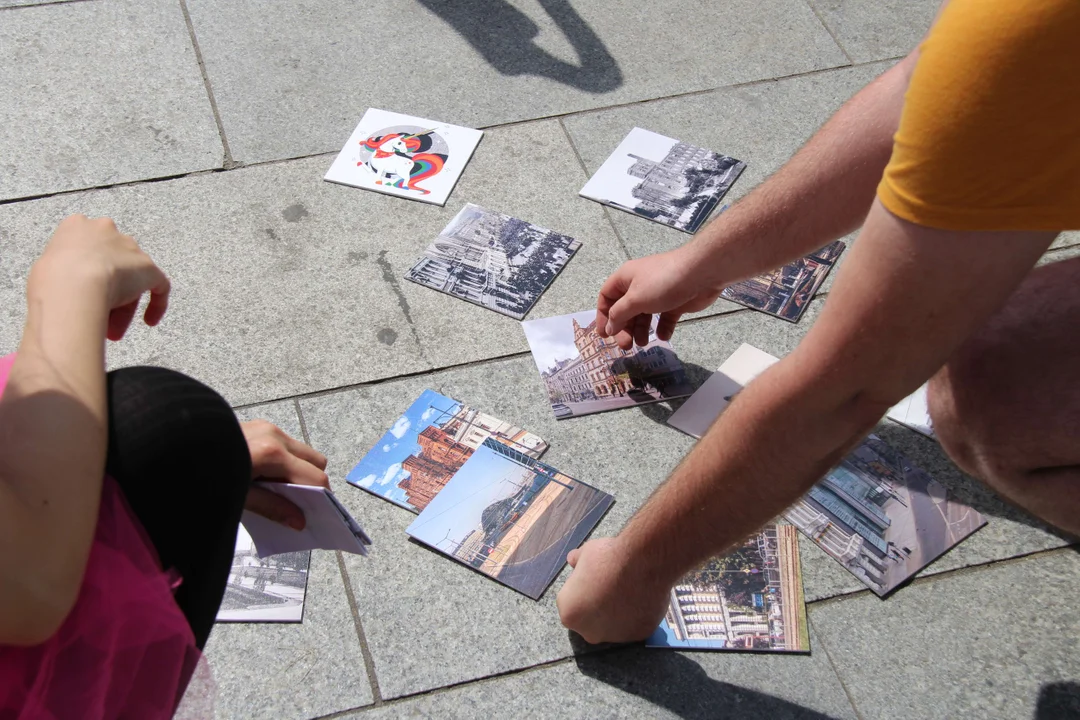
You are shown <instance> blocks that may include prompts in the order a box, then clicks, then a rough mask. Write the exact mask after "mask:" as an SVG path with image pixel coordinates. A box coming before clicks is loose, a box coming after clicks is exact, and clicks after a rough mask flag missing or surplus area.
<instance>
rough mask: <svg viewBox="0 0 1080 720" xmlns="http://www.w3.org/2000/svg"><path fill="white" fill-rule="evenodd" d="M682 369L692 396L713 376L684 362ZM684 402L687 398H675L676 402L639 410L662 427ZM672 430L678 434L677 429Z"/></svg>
mask: <svg viewBox="0 0 1080 720" xmlns="http://www.w3.org/2000/svg"><path fill="white" fill-rule="evenodd" d="M682 367H683V371H684V372H685V373H686V382H687V383H688V384H689V385H690V389H691V394H692V393H694V392H696V391H697V389H698V388H699V387H701V386H702V385H704V384H705V381H706V380H708V379H709V377H710V376H711V375H712V374H713V371H712V370H707V369H705V368H703V367H702V366H700V365H696V364H694V363H689V362H683V363H682ZM684 402H686V398H675V399H674V400H665V401H664V402H659V403H653V404H651V405H639V406H638V410H640V411H641V414H642V415H644V416H645V417H647V418H649V419H650V420H652V421H653V422H655V423H659V424H660V425H666V424H667V421H668V419H669V418H670V417H671V416H672V415H673V414H674V413H675V411H676V410H678V409H679V407H680V406H682V404H683V403H684ZM671 429H672V430H673V431H675V432H678V430H675V428H671Z"/></svg>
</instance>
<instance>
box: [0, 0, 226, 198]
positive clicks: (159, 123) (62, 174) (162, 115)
mask: <svg viewBox="0 0 1080 720" xmlns="http://www.w3.org/2000/svg"><path fill="white" fill-rule="evenodd" d="M74 29H77V30H74ZM0 66H2V67H3V68H4V72H3V73H0V97H3V98H4V102H3V103H2V104H0V127H3V128H4V131H5V132H4V133H3V135H2V136H0V158H2V160H0V200H2V199H8V198H15V197H27V196H31V195H41V194H47V193H53V192H57V191H60V190H70V189H73V188H80V187H87V186H94V185H105V184H111V183H119V182H127V181H132V180H140V179H145V178H152V177H163V176H167V175H176V174H180V173H185V172H190V171H193V170H202V169H206V168H213V167H220V165H221V161H222V144H221V139H220V137H219V135H218V132H217V126H216V125H215V124H214V117H213V114H212V112H211V109H210V102H209V99H208V98H207V95H206V89H205V87H204V85H203V81H202V77H201V75H200V74H199V66H198V63H197V62H196V59H195V51H194V48H193V47H192V45H191V38H190V36H189V34H188V31H187V26H186V25H185V23H184V17H183V14H182V13H181V10H180V7H179V5H178V4H177V3H176V2H175V1H174V0H94V1H93V2H72V3H60V4H54V5H43V6H39V7H25V8H19V9H17V10H6V11H4V13H3V16H2V19H0Z"/></svg>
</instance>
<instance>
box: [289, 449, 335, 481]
mask: <svg viewBox="0 0 1080 720" xmlns="http://www.w3.org/2000/svg"><path fill="white" fill-rule="evenodd" d="M294 442H295V441H294ZM323 466H324V467H325V466H326V460H325V458H324V459H323ZM284 469H285V474H284V476H283V477H284V479H286V480H287V481H288V482H291V483H293V484H294V485H314V486H317V487H324V488H326V489H327V490H329V489H330V478H329V477H328V476H327V474H326V473H325V472H323V471H322V470H321V469H320V468H318V467H316V466H315V465H313V464H312V463H310V462H308V461H307V460H305V459H303V458H300V457H297V456H296V455H293V454H292V453H291V452H290V453H289V454H288V456H287V457H286V458H285V468H284Z"/></svg>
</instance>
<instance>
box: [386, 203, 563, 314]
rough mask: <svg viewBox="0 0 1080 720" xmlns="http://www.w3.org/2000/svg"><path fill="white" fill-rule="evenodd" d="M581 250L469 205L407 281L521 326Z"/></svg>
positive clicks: (543, 230) (555, 235)
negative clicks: (556, 278)
mask: <svg viewBox="0 0 1080 720" xmlns="http://www.w3.org/2000/svg"><path fill="white" fill-rule="evenodd" d="M579 247H581V242H580V241H578V240H575V239H574V238H572V237H569V236H567V235H560V234H559V233H557V232H553V231H551V230H548V229H547V228H542V227H538V226H536V225H533V224H531V223H527V222H525V221H524V220H518V219H517V218H512V217H510V216H509V215H503V214H502V213H497V212H492V211H490V210H485V209H484V208H482V207H479V206H477V205H472V204H469V205H466V206H465V207H464V208H462V209H461V212H459V213H458V214H457V215H456V216H455V217H454V219H453V220H451V221H450V224H449V225H447V226H446V228H445V229H443V231H442V232H441V233H439V237H438V238H436V239H435V242H433V243H432V244H431V245H430V246H429V247H428V249H427V250H426V251H425V252H424V256H423V257H422V258H420V260H418V261H417V263H416V264H415V265H413V266H412V267H411V268H410V269H409V272H408V273H406V274H405V279H406V280H412V281H413V282H415V283H419V284H420V285H426V286H427V287H430V288H434V289H435V290H438V291H440V292H444V293H447V294H448V295H453V296H454V297H458V298H461V299H462V300H467V301H468V302H471V303H473V304H475V305H481V306H483V307H486V308H489V309H491V310H494V311H495V312H498V313H502V314H503V315H509V316H510V317H512V318H516V319H517V320H520V319H522V318H523V317H525V314H526V313H528V312H529V310H530V309H531V308H532V306H533V305H534V304H535V303H536V301H537V300H539V299H540V296H541V295H542V294H543V293H544V290H546V289H547V286H548V285H550V284H551V281H552V280H554V279H555V276H556V275H558V274H559V272H560V271H561V270H562V269H563V267H565V265H566V263H567V262H569V261H570V258H571V257H573V255H574V253H575V252H577V250H578V248H579Z"/></svg>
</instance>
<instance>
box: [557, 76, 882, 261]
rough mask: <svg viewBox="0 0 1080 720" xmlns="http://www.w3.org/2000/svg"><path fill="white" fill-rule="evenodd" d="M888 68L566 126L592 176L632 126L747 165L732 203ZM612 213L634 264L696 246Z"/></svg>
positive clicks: (679, 101)
mask: <svg viewBox="0 0 1080 720" xmlns="http://www.w3.org/2000/svg"><path fill="white" fill-rule="evenodd" d="M889 67H890V64H889V63H874V64H871V65H865V66H860V67H855V68H842V69H838V70H830V71H828V72H822V73H814V74H813V75H806V76H801V77H795V78H787V79H783V80H777V81H775V82H765V83H756V84H753V85H748V86H744V87H738V88H725V89H722V90H717V91H715V92H709V93H702V94H699V95H692V96H689V97H682V98H671V99H667V100H657V101H656V102H651V103H644V104H640V105H630V106H626V107H619V108H611V109H607V110H599V111H596V112H589V113H582V114H579V115H574V116H572V117H568V118H565V119H564V120H563V123H564V125H565V126H566V128H567V131H568V132H569V134H570V137H571V138H572V139H573V142H574V147H575V148H577V150H578V152H579V153H580V154H581V158H582V161H583V162H584V163H585V166H586V168H587V169H588V172H589V174H590V175H591V174H592V173H594V172H596V170H597V169H598V168H599V167H600V165H602V164H603V162H604V161H605V160H606V159H607V158H608V156H609V155H611V153H612V152H613V151H614V150H615V148H616V146H617V145H618V144H619V143H620V142H621V141H622V139H623V138H624V137H625V136H626V134H627V133H628V132H629V131H630V129H631V128H633V127H642V128H645V129H646V130H652V131H653V132H657V133H660V134H661V135H667V136H669V137H673V138H677V139H679V140H682V141H684V142H687V143H691V144H693V145H699V146H701V147H706V148H709V149H710V150H713V151H715V152H719V153H723V154H725V155H730V156H732V157H736V158H738V159H740V160H743V161H744V162H746V164H747V166H746V170H745V171H744V172H743V174H742V175H741V176H740V177H739V180H738V181H737V182H736V183H735V185H734V186H733V187H732V189H731V191H730V192H729V193H728V194H727V196H725V198H724V203H728V204H730V203H733V202H734V201H736V200H738V199H739V198H741V197H743V196H744V195H745V194H746V193H748V192H749V191H750V190H752V189H753V188H754V187H755V186H756V185H758V184H760V183H761V182H762V181H763V180H765V179H766V178H767V177H769V175H771V174H772V173H774V172H776V170H778V169H779V168H780V167H781V166H782V165H783V164H784V163H785V162H787V160H788V159H789V158H790V157H791V156H792V155H793V154H794V153H795V151H796V150H798V149H799V147H801V146H802V144H803V143H804V142H806V140H807V139H809V138H810V136H811V135H813V134H814V132H815V131H816V130H817V129H818V128H819V127H821V125H822V124H824V123H825V121H826V120H828V119H829V117H830V116H831V115H832V114H833V113H834V112H835V111H836V110H837V109H839V108H840V106H841V105H843V104H844V102H846V101H847V100H848V99H849V98H850V97H851V96H852V95H854V94H855V93H856V92H858V91H859V90H861V89H862V88H863V87H865V86H866V85H867V83H869V82H870V81H871V80H873V79H874V78H875V77H877V76H878V75H879V74H881V73H882V72H884V71H885V70H887V69H888V68H889ZM578 189H580V188H578ZM581 202H591V201H589V200H585V199H582V200H581ZM609 212H610V213H611V217H612V220H613V221H614V223H615V226H616V227H617V228H618V231H619V234H620V236H621V237H622V238H623V240H624V241H625V243H626V247H627V250H628V251H629V252H630V255H631V256H633V257H643V256H645V255H650V254H652V253H657V252H664V251H667V250H672V249H674V248H676V247H679V246H681V245H682V244H683V243H685V242H687V241H688V240H689V239H690V236H689V235H687V234H686V233H682V232H679V231H678V230H674V229H672V228H668V227H664V226H662V225H660V224H658V223H654V222H650V221H649V220H646V219H644V218H640V217H637V216H635V215H631V214H630V213H625V212H621V211H618V210H609ZM720 217H721V218H722V215H721V216H720ZM719 222H722V219H721V220H719Z"/></svg>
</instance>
